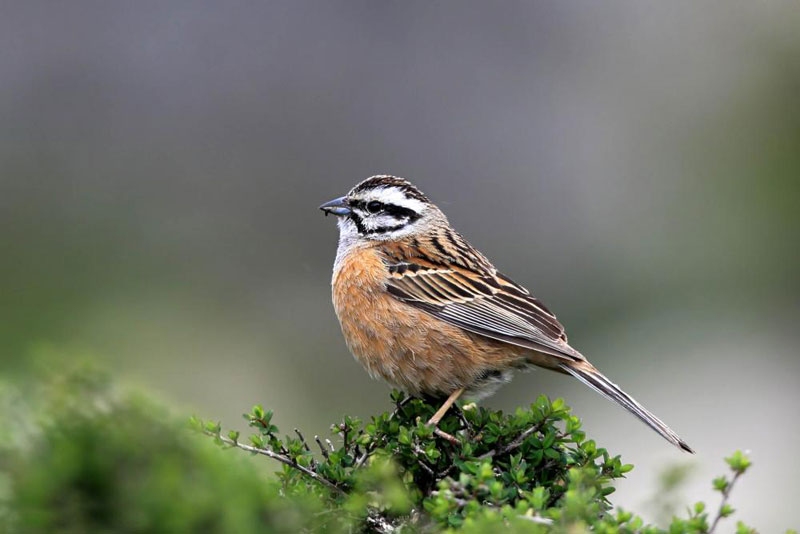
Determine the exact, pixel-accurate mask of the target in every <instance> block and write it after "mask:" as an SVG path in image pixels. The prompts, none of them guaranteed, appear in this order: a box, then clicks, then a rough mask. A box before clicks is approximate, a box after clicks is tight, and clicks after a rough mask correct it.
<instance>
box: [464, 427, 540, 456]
mask: <svg viewBox="0 0 800 534" xmlns="http://www.w3.org/2000/svg"><path fill="white" fill-rule="evenodd" d="M546 421H547V419H542V420H541V421H540V422H539V423H537V424H535V425H534V426H532V427H530V428H529V429H528V430H526V431H525V432H523V433H522V434H520V435H519V436H517V438H516V439H515V440H514V441H512V442H511V443H509V444H508V445H506V446H505V447H503V448H502V449H500V450H497V449H493V450H491V451H489V452H487V453H486V454H483V455H481V456H480V459H481V460H483V459H485V458H491V457H493V456H495V455H502V454H506V453H509V452H511V451H513V450H515V449H517V448H518V447H519V446H520V445H522V444H523V443H525V440H526V439H528V436H530V435H531V434H533V433H535V432H539V431H540V430H541V429H542V427H543V426H544V424H545V422H546Z"/></svg>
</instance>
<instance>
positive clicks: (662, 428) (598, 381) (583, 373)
mask: <svg viewBox="0 0 800 534" xmlns="http://www.w3.org/2000/svg"><path fill="white" fill-rule="evenodd" d="M584 365H585V364H584ZM561 369H563V370H564V371H566V372H567V373H569V374H571V375H572V376H574V377H575V378H577V379H578V380H580V381H581V382H583V383H584V384H586V385H587V386H589V387H590V388H592V389H593V390H595V391H597V392H598V393H600V394H601V395H602V396H604V397H606V398H607V399H610V400H613V401H615V402H617V403H619V404H620V405H622V406H623V407H624V408H625V409H626V410H628V411H629V412H631V413H632V414H633V415H635V416H636V417H638V418H639V419H640V420H641V421H642V422H644V423H645V424H646V425H647V426H649V427H650V428H652V429H653V430H655V431H656V432H658V433H659V434H660V435H661V437H663V438H664V439H666V440H667V441H669V442H670V443H672V444H673V445H675V446H676V447H679V448H681V449H683V450H684V451H686V452H690V453H692V454H694V451H693V450H692V448H691V447H689V445H688V444H687V443H686V442H685V441H683V440H682V439H681V438H680V437H679V436H678V435H677V434H676V433H675V432H673V431H672V429H671V428H669V427H668V426H667V425H666V424H664V422H663V421H661V419H659V418H658V417H656V416H655V415H653V414H652V413H650V412H649V411H648V410H647V408H645V407H644V406H642V405H641V404H639V403H638V402H636V400H635V399H634V398H633V397H631V396H630V395H628V394H627V393H625V392H624V391H622V389H621V388H620V387H619V386H618V385H616V384H615V383H613V382H612V381H611V380H609V379H608V378H606V377H605V376H603V375H602V373H600V371H598V370H597V369H595V368H594V367H591V366H588V367H586V368H584V367H579V366H577V365H576V366H572V365H569V364H561Z"/></svg>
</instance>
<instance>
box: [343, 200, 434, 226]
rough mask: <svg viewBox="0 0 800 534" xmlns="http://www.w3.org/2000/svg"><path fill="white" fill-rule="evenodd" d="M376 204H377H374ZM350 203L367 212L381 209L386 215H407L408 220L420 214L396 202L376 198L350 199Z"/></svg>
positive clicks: (417, 217) (399, 216)
mask: <svg viewBox="0 0 800 534" xmlns="http://www.w3.org/2000/svg"><path fill="white" fill-rule="evenodd" d="M375 204H377V206H376V205H375ZM350 205H351V206H353V207H354V208H357V209H361V210H363V211H366V212H368V213H377V212H379V211H382V212H383V213H385V214H387V215H391V216H393V217H396V218H398V219H400V218H402V217H408V218H409V222H413V221H416V220H417V219H419V217H420V215H419V213H417V212H416V211H414V210H412V209H411V208H405V207H403V206H398V205H396V204H384V203H382V202H380V201H377V200H371V201H369V202H367V201H365V200H355V201H351V202H350Z"/></svg>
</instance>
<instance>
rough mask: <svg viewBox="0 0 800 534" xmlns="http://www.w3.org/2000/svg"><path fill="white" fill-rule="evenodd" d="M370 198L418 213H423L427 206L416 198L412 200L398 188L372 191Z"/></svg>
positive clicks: (383, 188) (380, 188)
mask: <svg viewBox="0 0 800 534" xmlns="http://www.w3.org/2000/svg"><path fill="white" fill-rule="evenodd" d="M368 197H369V198H373V199H375V200H378V201H380V202H383V203H384V204H394V205H395V206H400V207H403V208H408V209H410V210H414V211H415V212H417V213H422V212H423V210H424V209H425V204H424V203H423V202H421V201H419V200H417V199H416V198H410V197H408V196H406V194H405V193H404V192H403V191H402V190H401V189H398V188H397V187H379V188H376V189H373V190H372V191H370V194H369V195H368Z"/></svg>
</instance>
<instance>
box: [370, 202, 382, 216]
mask: <svg viewBox="0 0 800 534" xmlns="http://www.w3.org/2000/svg"><path fill="white" fill-rule="evenodd" d="M382 207H383V204H381V203H380V202H378V201H377V200H373V201H371V202H368V203H367V211H368V212H370V213H378V212H379V211H381V208H382Z"/></svg>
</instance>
